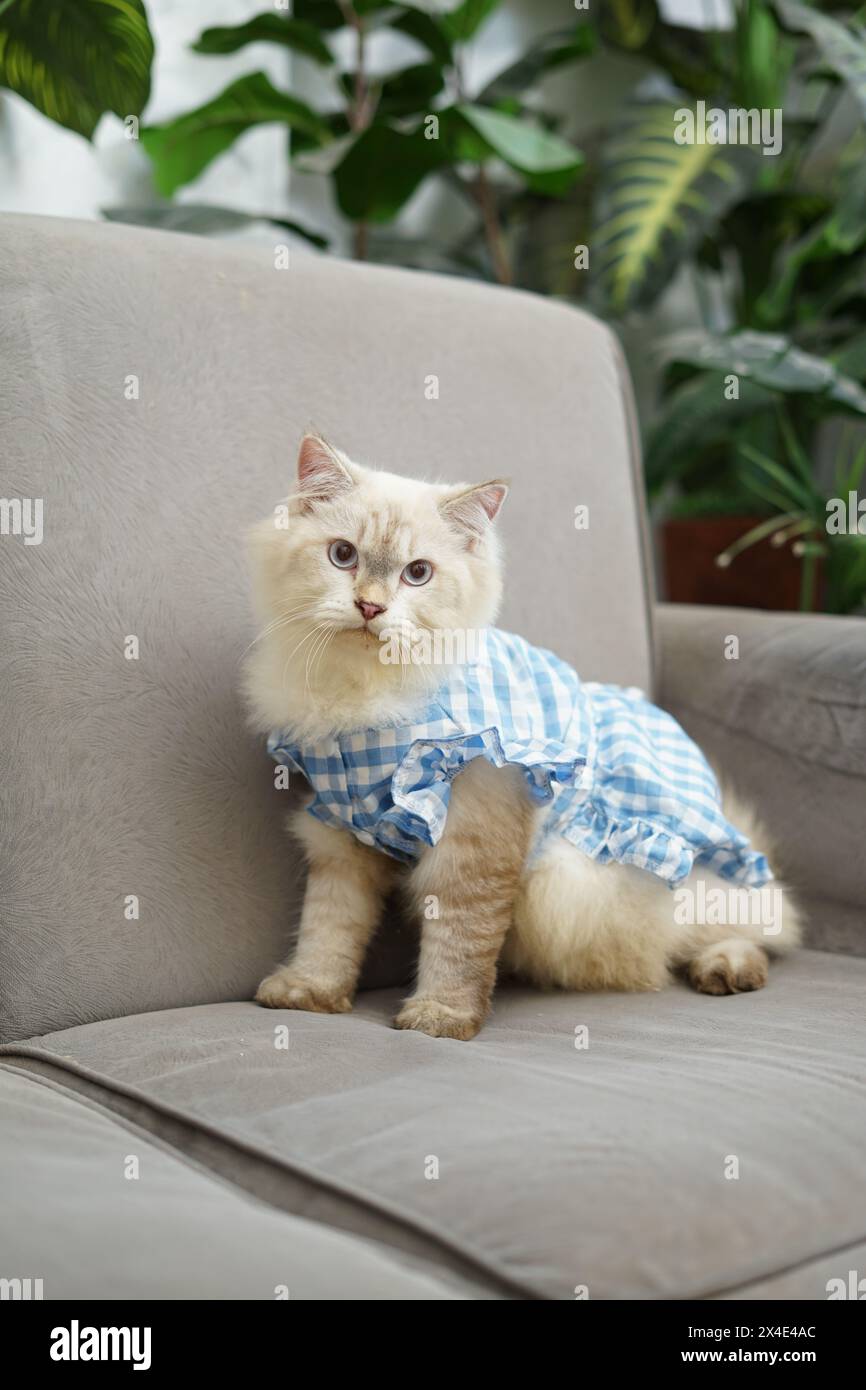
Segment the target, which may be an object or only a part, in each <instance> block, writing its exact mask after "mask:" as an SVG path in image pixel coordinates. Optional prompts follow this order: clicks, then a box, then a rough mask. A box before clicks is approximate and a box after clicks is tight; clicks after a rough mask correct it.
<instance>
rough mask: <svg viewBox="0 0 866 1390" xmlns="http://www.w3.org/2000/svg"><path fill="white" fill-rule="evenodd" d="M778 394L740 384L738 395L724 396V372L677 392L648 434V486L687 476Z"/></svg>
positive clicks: (703, 376) (705, 375) (753, 384)
mask: <svg viewBox="0 0 866 1390" xmlns="http://www.w3.org/2000/svg"><path fill="white" fill-rule="evenodd" d="M774 399H775V397H774V395H773V392H772V391H770V390H768V389H767V388H766V387H764V386H760V385H758V384H757V383H756V382H753V381H749V380H744V381H741V382H740V393H739V397H738V398H737V399H735V400H728V399H727V397H726V396H725V377H724V374H723V373H722V372H706V373H701V375H699V376H697V377H693V378H692V380H691V381H687V382H685V383H683V385H681V386H679V387H677V389H676V390H675V391H672V392H671V393H670V395H669V396H668V398H667V400H666V401H665V402H664V404H663V406H662V407H661V410H660V411H659V413H658V415H657V416H656V418H655V420H654V421H653V424H652V427H651V428H650V430H649V434H648V438H647V444H646V458H645V471H646V480H647V487H648V488H649V489H650V491H651V492H657V491H658V489H659V488H660V487H661V486H662V485H663V484H664V483H669V482H674V481H677V480H679V479H681V478H685V477H687V476H688V475H689V474H690V473H691V472H692V471H693V470H694V469H695V467H696V465H697V463H698V462H699V461H700V458H701V455H702V454H703V453H705V452H706V451H707V450H708V448H709V446H711V445H713V444H715V443H716V442H718V441H722V440H728V439H730V438H732V436H733V434H734V431H735V430H736V428H737V426H738V425H739V424H740V423H741V422H742V421H743V420H745V419H747V418H748V417H749V416H752V415H755V414H756V413H757V412H759V411H762V410H764V411H769V410H771V409H772V406H773V402H774Z"/></svg>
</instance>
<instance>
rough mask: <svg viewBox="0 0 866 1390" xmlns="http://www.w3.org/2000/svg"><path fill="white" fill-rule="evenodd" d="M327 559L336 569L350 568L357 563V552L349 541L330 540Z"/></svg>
mask: <svg viewBox="0 0 866 1390" xmlns="http://www.w3.org/2000/svg"><path fill="white" fill-rule="evenodd" d="M328 559H329V560H330V562H331V564H332V565H336V566H337V569H338V570H351V569H354V568H355V566H356V565H357V563H358V552H357V550H356V549H355V547H354V546H353V544H352V542H351V541H331V544H330V545H329V546H328Z"/></svg>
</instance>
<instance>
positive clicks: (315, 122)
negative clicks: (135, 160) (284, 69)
mask: <svg viewBox="0 0 866 1390" xmlns="http://www.w3.org/2000/svg"><path fill="white" fill-rule="evenodd" d="M268 123H271V124H273V123H277V124H280V125H286V126H289V127H290V128H291V129H297V130H301V131H303V132H304V133H305V134H306V135H308V136H309V137H311V138H312V139H314V140H319V141H320V142H321V143H322V144H324V143H326V142H327V141H328V140H330V139H331V132H330V129H329V127H328V125H327V124H326V122H325V121H324V120H323V118H322V117H321V116H318V115H317V114H316V112H315V111H313V110H312V109H311V108H310V107H309V106H307V105H306V104H305V103H304V102H302V101H298V99H297V98H296V97H292V96H288V95H286V94H285V93H284V92H278V91H277V90H276V88H275V87H272V86H271V83H270V82H269V81H268V78H267V77H266V76H265V74H264V73H263V72H253V73H250V74H249V76H247V77H240V78H238V80H237V82H232V83H231V85H230V86H228V87H226V89H225V90H224V91H223V92H220V94H219V96H217V97H214V98H213V100H212V101H208V102H206V103H205V105H204V106H199V107H198V108H197V109H196V110H195V111H188V112H187V113H186V114H185V115H183V116H178V117H177V119H176V120H174V121H169V122H168V124H167V125H163V126H147V127H146V128H145V129H143V130H142V132H141V143H142V145H143V146H144V148H145V150H146V151H147V153H148V155H149V156H150V159H151V161H152V163H153V168H154V180H155V183H156V187H157V189H158V190H159V192H160V193H161V194H163V196H164V197H166V198H169V197H171V195H172V193H174V191H175V190H176V189H178V188H180V187H181V185H182V184H185V183H190V182H191V181H192V180H193V179H195V178H198V176H199V174H200V173H201V172H202V170H203V169H206V168H207V166H208V164H210V163H211V161H212V160H214V159H216V157H217V155H220V154H223V153H224V152H225V151H226V150H227V149H228V148H229V147H230V145H232V144H233V143H234V141H235V140H237V138H238V136H239V135H243V133H244V132H245V131H247V130H250V129H251V128H252V127H253V126H256V125H265V124H268Z"/></svg>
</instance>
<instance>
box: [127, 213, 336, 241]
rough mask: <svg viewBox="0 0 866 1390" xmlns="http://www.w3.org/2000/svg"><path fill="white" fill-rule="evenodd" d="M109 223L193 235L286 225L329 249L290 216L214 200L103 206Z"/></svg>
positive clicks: (305, 238)
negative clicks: (246, 209)
mask: <svg viewBox="0 0 866 1390" xmlns="http://www.w3.org/2000/svg"><path fill="white" fill-rule="evenodd" d="M102 215H103V217H104V218H106V219H107V220H108V221H109V222H125V223H128V224H129V225H131V226H134V227H157V228H159V229H160V230H161V231H165V232H185V233H187V234H188V235H189V236H225V235H226V233H228V232H237V231H240V229H241V228H242V227H249V226H252V225H254V224H255V223H257V222H266V223H269V224H270V225H271V226H274V227H283V228H285V230H286V231H288V232H294V234H295V236H299V237H303V239H304V240H305V241H308V242H309V243H310V245H311V246H315V247H316V248H317V249H318V250H320V251H324V250H326V249H327V247H328V245H329V242H328V238H327V237H325V236H322V235H321V234H320V233H319V232H314V231H311V229H310V228H309V227H305V226H303V225H302V223H300V222H295V221H294V219H293V218H290V217H274V216H272V215H271V214H270V213H267V212H241V211H240V210H239V209H238V208H223V207H219V206H217V205H216V204H212V203H170V204H168V205H167V206H160V207H143V208H134V207H129V208H103V209H102Z"/></svg>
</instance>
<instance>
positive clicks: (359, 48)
mask: <svg viewBox="0 0 866 1390" xmlns="http://www.w3.org/2000/svg"><path fill="white" fill-rule="evenodd" d="M340 9H341V11H342V13H343V18H344V20H345V21H346V23H347V24H348V25H350V26H351V28H353V29H354V30H355V45H356V46H355V80H354V83H353V85H352V97H351V100H350V101H349V107H348V110H347V112H346V117H347V119H348V122H349V129H350V130H351V131H352V132H353V133H354V134H355V135H360V134H361V132H362V131H364V130H366V129H367V126H368V125H369V124H370V121H371V119H372V109H371V104H370V100H369V97H370V93H369V90H368V87H367V74H366V71H365V68H364V58H365V42H364V41H365V39H366V34H365V32H364V20H363V19H362V17H361V15H359V14H358V11H357V10H356V9H355V7H354V5H352V4H350V3H348V0H340ZM368 245H369V240H368V228H367V223H366V222H364V221H361V222H356V223H355V225H354V229H353V236H352V254H353V255H354V257H355V260H356V261H365V260H366V259H367V250H368Z"/></svg>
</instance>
